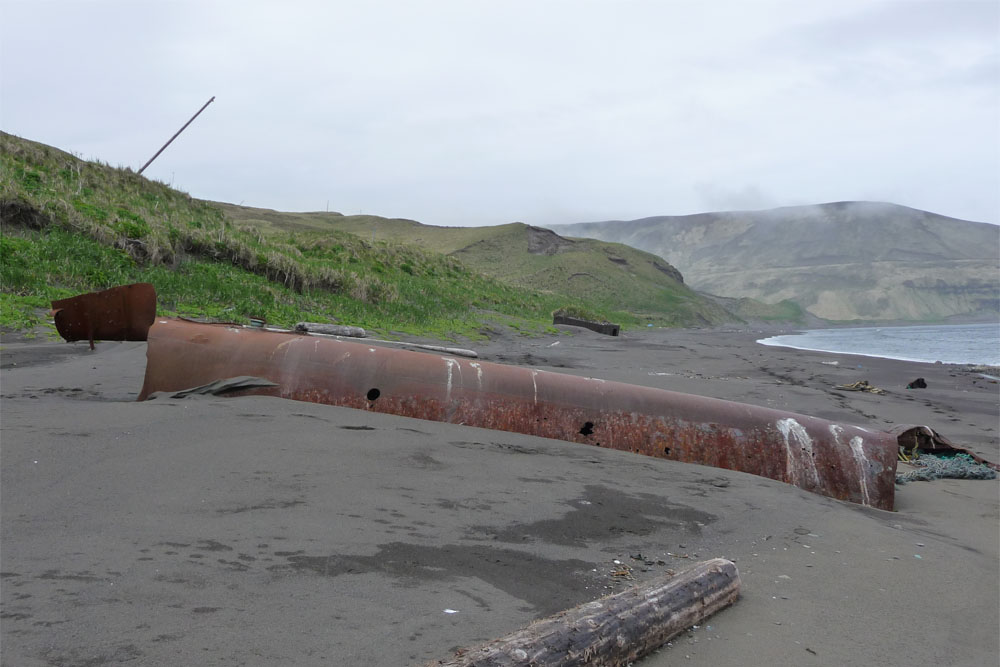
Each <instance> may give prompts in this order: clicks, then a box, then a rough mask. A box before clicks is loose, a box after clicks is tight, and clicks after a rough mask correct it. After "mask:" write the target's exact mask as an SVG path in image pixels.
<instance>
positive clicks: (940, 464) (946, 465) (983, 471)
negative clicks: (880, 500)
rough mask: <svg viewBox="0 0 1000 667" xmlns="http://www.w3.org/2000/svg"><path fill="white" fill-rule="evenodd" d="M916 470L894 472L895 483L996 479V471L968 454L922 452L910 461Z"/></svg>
mask: <svg viewBox="0 0 1000 667" xmlns="http://www.w3.org/2000/svg"><path fill="white" fill-rule="evenodd" d="M910 465H913V466H916V470H910V471H907V472H901V473H896V484H907V483H909V482H917V481H919V482H929V481H931V480H933V479H996V478H997V471H996V470H994V469H993V468H991V467H990V466H988V465H986V464H985V463H980V462H978V461H976V460H975V459H973V458H972V457H971V456H969V455H968V454H956V455H955V456H950V457H943V456H934V455H933V454H924V455H922V456H919V457H917V458H915V459H912V460H911V461H910Z"/></svg>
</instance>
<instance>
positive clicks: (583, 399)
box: [53, 284, 946, 510]
mask: <svg viewBox="0 0 1000 667" xmlns="http://www.w3.org/2000/svg"><path fill="white" fill-rule="evenodd" d="M155 298H156V297H155V291H153V289H152V286H151V285H146V284H138V285H129V286H124V287H118V288H113V290H108V291H106V292H99V293H94V294H85V295H81V296H79V297H74V298H73V299H66V300H62V301H60V302H58V303H54V304H53V306H54V307H56V313H55V318H56V325H57V327H58V328H59V331H60V333H61V334H62V335H63V337H64V338H66V339H67V340H93V339H94V337H95V336H97V337H99V338H102V339H105V340H108V339H110V340H147V341H148V348H147V366H146V375H145V380H144V383H143V387H142V391H141V393H140V394H139V400H145V399H147V398H149V397H150V396H151V395H152V394H153V393H155V392H178V391H182V390H185V389H190V388H193V387H198V386H201V385H207V384H210V383H213V382H217V381H219V380H226V379H229V378H234V377H240V376H250V377H253V378H262V379H263V380H266V381H267V382H261V383H256V385H257V386H254V383H250V385H249V386H248V385H246V384H245V383H244V384H241V385H237V386H236V387H234V388H233V391H230V392H229V393H227V394H226V395H230V396H243V395H266V396H277V397H281V398H290V399H294V400H299V401H311V402H315V403H324V404H327V405H337V406H345V407H350V408H356V409H359V410H370V411H374V412H384V413H389V414H394V415H401V416H405V417H415V418H418V419H429V420H434V421H442V422H449V423H453V424H465V425H468V426H478V427H482V428H490V429H497V430H502V431H514V432H517V433H525V434H529V435H537V436H542V437H546V438H555V439H558V440H567V441H570V442H578V443H582V444H588V445H593V446H599V447H607V448H610V449H619V450H625V451H629V452H635V453H638V454H645V455H647V456H654V457H658V458H664V459H670V460H673V461H682V462H688V463H700V464H702V465H708V466H715V467H717V468H725V469H729V470H738V471H742V472H747V473H751V474H754V475H760V476H762V477H768V478H771V479H775V480H779V481H782V482H786V483H788V484H793V485H795V486H797V487H799V488H801V489H805V490H806V491H811V492H813V493H818V494H821V495H825V496H830V497H833V498H837V499H840V500H846V501H849V502H853V503H860V504H862V505H867V506H870V507H876V508H879V509H885V510H891V509H892V507H893V492H894V484H895V473H896V463H897V456H898V448H899V443H900V442H902V441H903V440H906V442H907V443H909V442H910V441H911V440H913V438H914V437H916V435H914V434H927V433H930V436H926V437H929V438H931V439H932V440H933V439H934V438H935V437H937V436H936V434H935V433H933V431H931V430H930V429H928V428H927V427H924V426H910V427H899V426H897V427H896V428H895V429H894V432H893V433H887V432H884V431H881V430H876V429H870V428H865V427H862V426H856V425H851V424H841V423H836V422H831V421H827V420H824V419H819V418H816V417H809V416H805V415H799V414H795V413H791V412H784V411H780V410H773V409H769V408H763V407H759V406H755V405H747V404H743V403H735V402H732V401H723V400H719V399H715V398H708V397H704V396H694V395H690V394H682V393H678V392H673V391H667V390H664V389H655V388H651V387H640V386H636V385H630V384H625V383H621V382H610V381H605V380H600V379H597V378H582V377H577V376H572V375H565V374H562V373H554V372H548V371H543V370H538V369H533V368H525V367H519V366H510V365H504V364H497V363H490V362H485V361H479V360H475V359H460V358H458V357H457V355H451V354H448V353H443V354H442V353H433V354H431V353H426V352H416V351H412V350H405V349H395V348H391V347H382V346H376V345H373V344H369V343H366V342H363V341H362V342H359V341H356V340H352V341H348V340H342V339H341V338H339V337H336V336H326V335H314V334H308V333H300V332H287V331H276V330H270V329H267V328H264V327H260V326H258V327H244V326H241V325H235V324H205V323H199V322H193V321H189V320H184V319H174V318H162V317H155ZM260 385H265V386H260ZM945 442H946V441H945Z"/></svg>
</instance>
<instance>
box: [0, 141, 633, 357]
mask: <svg viewBox="0 0 1000 667" xmlns="http://www.w3.org/2000/svg"><path fill="white" fill-rule="evenodd" d="M0 170H2V174H3V176H4V178H3V179H2V180H0V222H2V227H0V231H2V237H0V260H2V261H0V294H2V301H0V306H2V308H0V326H2V327H4V328H5V329H8V330H23V329H30V328H31V327H33V326H37V325H38V324H39V323H40V322H42V321H43V320H44V315H45V312H44V311H45V309H47V308H48V305H49V301H51V300H53V299H58V298H63V297H66V296H71V295H74V294H78V293H81V292H87V291H94V290H99V289H105V288H108V287H112V286H114V285H121V284H127V283H130V282H150V283H152V284H153V285H154V286H155V287H156V290H157V293H158V297H159V298H158V306H159V311H160V313H161V314H165V315H172V314H181V315H187V316H200V317H210V318H216V319H222V320H228V321H236V322H245V321H247V320H248V318H250V317H264V318H265V319H267V320H268V321H269V322H271V323H273V324H276V325H279V326H290V325H292V324H294V323H295V322H297V321H301V320H307V321H329V320H331V319H335V320H337V321H340V322H344V323H350V324H355V325H358V326H363V327H366V328H371V329H374V330H376V331H380V332H384V333H389V332H393V331H395V332H401V333H412V334H422V335H433V336H438V337H454V336H457V335H463V336H469V337H479V336H481V335H482V334H481V333H479V332H480V330H481V329H482V328H483V324H482V323H483V321H484V320H489V319H491V318H493V319H494V320H496V319H497V316H499V320H500V321H505V322H517V323H521V329H522V330H525V331H543V330H545V327H547V326H549V325H550V323H551V313H552V311H553V310H555V309H556V308H559V307H564V306H566V305H576V306H579V307H584V306H585V305H586V304H584V303H583V302H582V300H580V299H576V298H572V297H570V296H567V295H560V294H552V293H543V292H541V291H538V290H532V289H526V288H524V287H519V286H516V285H511V284H508V283H505V282H502V281H500V280H497V279H496V278H493V277H489V276H487V275H484V274H483V273H482V272H480V271H477V270H475V269H473V268H470V267H469V266H468V265H467V264H465V263H463V262H462V261H460V260H459V259H457V258H455V257H449V256H446V255H442V254H440V253H435V252H430V251H427V250H425V249H421V248H419V247H416V246H407V245H403V244H400V243H392V242H386V241H377V242H376V243H374V244H373V243H371V242H370V240H365V239H363V238H360V237H358V236H356V235H354V234H350V233H347V232H344V231H338V230H325V231H323V232H321V233H317V232H316V231H315V230H313V229H308V228H303V229H295V228H290V229H280V230H275V229H269V228H260V227H258V226H256V225H254V224H247V223H245V222H244V223H241V224H234V223H233V221H232V220H231V219H229V218H227V217H226V216H225V215H224V213H223V211H222V210H221V209H220V208H219V206H217V205H215V204H212V203H209V202H204V201H199V200H195V199H192V198H191V197H189V196H188V195H186V194H184V193H182V192H178V191H176V190H172V189H171V188H169V187H167V186H166V185H164V184H162V183H157V182H155V181H149V180H147V179H145V178H143V177H141V176H138V175H137V174H135V173H133V172H132V171H131V170H129V169H121V168H112V167H110V166H108V165H103V164H99V163H94V162H84V161H82V160H79V159H78V158H76V157H74V156H72V155H70V154H68V153H65V152H63V151H60V150H58V149H55V148H52V147H49V146H45V145H43V144H38V143H35V142H31V141H27V140H24V139H20V138H17V137H13V136H11V135H9V134H5V133H0ZM598 311H599V312H600V314H601V315H602V316H603V317H607V318H617V319H622V318H626V317H628V315H627V314H625V313H621V312H618V311H615V310H613V309H601V308H598Z"/></svg>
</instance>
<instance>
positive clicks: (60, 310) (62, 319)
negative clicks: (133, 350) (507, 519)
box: [52, 283, 156, 350]
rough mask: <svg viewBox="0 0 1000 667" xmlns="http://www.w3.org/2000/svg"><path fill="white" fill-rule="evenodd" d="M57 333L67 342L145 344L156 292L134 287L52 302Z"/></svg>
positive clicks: (146, 285)
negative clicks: (137, 342) (129, 342)
mask: <svg viewBox="0 0 1000 667" xmlns="http://www.w3.org/2000/svg"><path fill="white" fill-rule="evenodd" d="M52 316H53V319H54V320H55V324H56V330H57V331H58V332H59V335H60V336H62V337H63V339H64V340H66V341H67V342H73V341H77V340H85V341H88V342H90V349H91V350H93V349H94V341H95V340H129V341H142V340H146V335H147V332H148V331H149V327H150V326H152V324H153V320H154V319H156V289H155V288H154V287H153V286H152V285H151V284H150V283H134V284H132V285H122V286H120V287H112V288H111V289H106V290H103V291H101V292H90V293H87V294H80V295H78V296H74V297H70V298H68V299H59V300H57V301H53V302H52Z"/></svg>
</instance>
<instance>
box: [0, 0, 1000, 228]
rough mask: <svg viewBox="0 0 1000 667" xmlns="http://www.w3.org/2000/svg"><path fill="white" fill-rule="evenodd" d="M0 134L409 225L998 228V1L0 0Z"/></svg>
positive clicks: (210, 191) (283, 206)
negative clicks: (908, 210) (816, 221)
mask: <svg viewBox="0 0 1000 667" xmlns="http://www.w3.org/2000/svg"><path fill="white" fill-rule="evenodd" d="M0 26H2V27H0V67H2V69H0V127H2V128H3V130H5V131H7V132H11V133H13V134H17V135H20V136H23V137H26V138H29V139H33V140H36V141H41V142H44V143H47V144H51V145H54V146H56V147H58V148H62V149H64V150H69V151H73V152H76V153H77V154H79V155H81V156H82V157H85V158H97V159H100V160H103V161H105V162H108V163H111V164H113V165H128V166H131V167H133V168H135V169H138V168H139V167H140V166H141V165H142V164H143V163H144V162H145V161H146V160H147V159H148V158H149V157H150V156H151V155H152V154H153V153H154V152H155V151H156V149H157V148H159V147H160V145H161V144H162V143H163V142H164V141H166V140H167V139H168V138H169V137H170V135H171V134H173V133H174V132H175V131H176V130H177V129H178V128H179V127H180V126H181V125H182V124H183V123H184V122H185V121H186V120H187V119H188V118H189V117H190V116H191V115H192V114H193V113H194V112H195V111H196V110H197V109H198V108H199V107H200V106H201V105H202V104H203V103H204V102H205V101H206V100H208V98H209V97H211V96H213V95H214V96H216V98H217V99H216V101H215V103H213V104H212V105H211V106H209V108H208V109H207V110H206V111H205V112H204V113H203V114H202V116H201V117H199V118H198V120H196V121H195V122H194V123H193V124H192V125H191V126H190V127H189V128H188V129H187V131H186V132H185V133H184V134H182V135H181V136H180V137H179V138H178V139H177V140H176V141H175V142H174V143H173V144H172V145H171V146H170V147H169V148H168V149H167V150H166V151H165V152H164V153H163V154H162V155H161V156H160V157H159V158H158V159H157V161H156V162H154V163H153V165H152V166H151V167H150V168H149V169H148V170H147V171H146V175H148V176H151V177H153V178H156V179H159V180H162V181H165V182H172V183H173V184H174V185H175V186H176V187H179V188H181V189H184V190H186V191H188V192H190V193H191V194H192V195H194V196H196V197H201V198H206V199H216V200H222V201H229V202H234V203H240V202H243V203H244V204H246V205H248V206H261V207H266V208H275V209H280V210H296V211H298V210H306V211H308V210H323V209H325V208H326V206H327V201H329V208H330V210H331V211H334V210H336V211H341V212H343V213H358V212H364V213H372V214H377V215H385V216H395V217H407V218H413V219H416V220H420V221H421V222H425V223H428V224H444V225H482V224H499V223H505V222H511V221H514V220H520V221H524V222H528V223H532V224H540V225H546V224H558V223H568V222H582V221H590V220H603V219H610V218H621V219H631V218H638V217H645V216H651V215H680V214H687V213H697V212H701V211H709V210H727V209H740V208H768V207H771V206H783V205H792V204H807V203H809V204H811V203H821V202H827V201H839V200H849V199H868V200H881V201H891V202H895V203H899V204H905V205H907V206H913V207H915V208H922V209H927V210H931V211H934V212H937V213H941V214H945V215H950V216H954V217H959V218H965V219H970V220H979V221H986V222H994V223H998V222H1000V55H998V51H1000V2H998V1H997V0H974V1H970V2H963V1H961V0H946V1H944V2H931V1H923V0H894V1H890V2H879V1H876V0H835V1H832V2H827V1H825V0H808V1H806V0H793V1H791V2H776V1H775V2H772V1H763V0H761V1H756V0H743V1H723V0H704V1H702V2H696V1H691V2H680V1H667V0H660V1H656V2H639V1H636V2H632V1H628V0H616V1H611V0H607V1H604V2H594V1H588V0H503V1H499V0H498V1H493V2H483V1H477V0H455V1H452V2H442V1H434V0H423V1H420V2H413V1H404V0H399V1H396V2H380V1H378V0H363V1H362V0H354V1H351V2H347V1H341V0H335V1H326V2H324V1H320V0H303V1H295V0H286V1H284V2H278V1H274V2H262V1H257V0H240V1H239V2H225V1H221V0H194V1H190V2H188V1H184V0H175V1H171V0H155V1H153V0H108V1H100V0H93V1H91V0H0Z"/></svg>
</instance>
